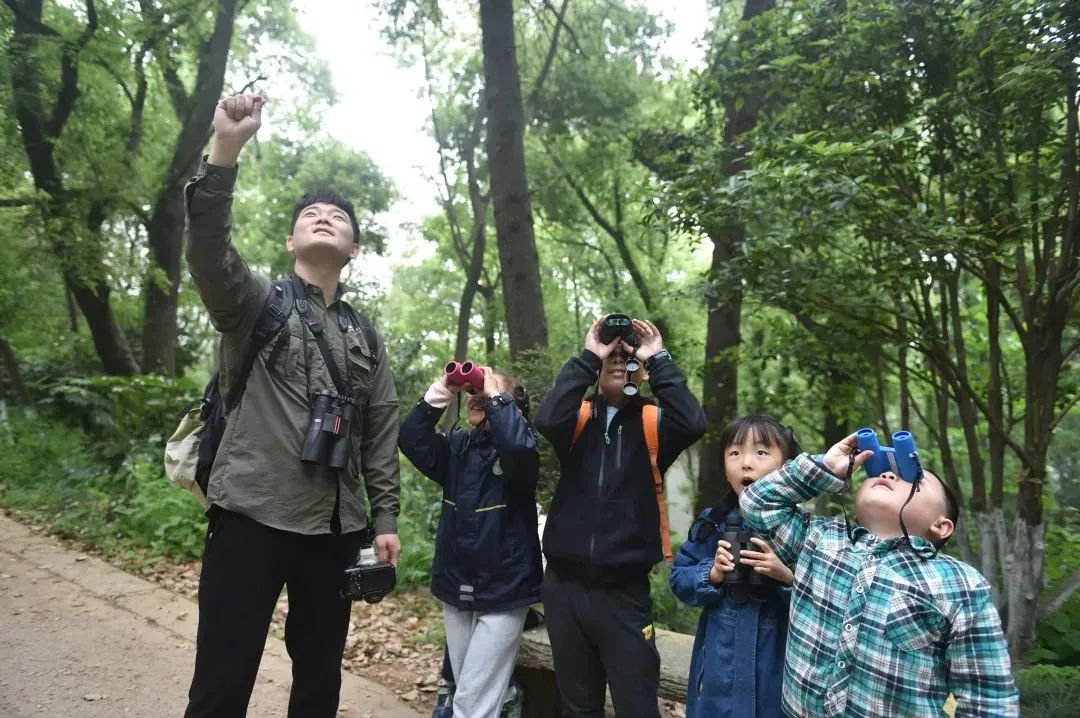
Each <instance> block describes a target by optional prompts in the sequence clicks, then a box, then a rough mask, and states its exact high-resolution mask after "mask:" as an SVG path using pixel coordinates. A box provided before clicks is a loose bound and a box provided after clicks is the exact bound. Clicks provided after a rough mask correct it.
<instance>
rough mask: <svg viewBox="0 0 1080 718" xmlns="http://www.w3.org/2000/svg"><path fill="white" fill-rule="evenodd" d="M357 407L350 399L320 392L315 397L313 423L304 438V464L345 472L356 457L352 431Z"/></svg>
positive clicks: (312, 413)
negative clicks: (353, 455)
mask: <svg viewBox="0 0 1080 718" xmlns="http://www.w3.org/2000/svg"><path fill="white" fill-rule="evenodd" d="M355 411H356V404H354V403H353V400H352V399H350V398H349V397H347V396H341V395H340V394H335V393H333V392H329V391H320V392H317V393H315V394H313V395H312V397H311V421H310V422H309V423H308V429H307V433H306V434H305V435H304V446H303V448H302V449H301V450H300V460H301V461H303V462H304V463H305V464H322V465H324V466H326V467H327V468H331V469H344V468H345V467H346V466H348V464H349V456H350V454H352V439H351V436H352V434H351V430H352V422H353V415H354V413H355Z"/></svg>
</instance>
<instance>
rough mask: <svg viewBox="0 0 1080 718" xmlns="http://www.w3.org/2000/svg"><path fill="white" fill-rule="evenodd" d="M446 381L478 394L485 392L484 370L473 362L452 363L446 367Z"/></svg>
mask: <svg viewBox="0 0 1080 718" xmlns="http://www.w3.org/2000/svg"><path fill="white" fill-rule="evenodd" d="M446 381H447V382H449V383H450V384H454V385H456V386H460V387H463V388H464V389H465V391H467V392H469V393H470V394H477V393H479V392H481V391H483V390H484V368H483V367H481V366H480V365H479V364H474V363H473V362H471V361H463V362H460V363H458V362H456V361H452V362H450V363H448V364H447V365H446Z"/></svg>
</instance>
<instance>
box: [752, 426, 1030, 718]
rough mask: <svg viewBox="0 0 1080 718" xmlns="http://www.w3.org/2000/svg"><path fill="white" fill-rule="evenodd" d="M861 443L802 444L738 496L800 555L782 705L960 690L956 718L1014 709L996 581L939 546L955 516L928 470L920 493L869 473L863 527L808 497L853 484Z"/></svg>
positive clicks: (863, 708)
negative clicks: (821, 512)
mask: <svg viewBox="0 0 1080 718" xmlns="http://www.w3.org/2000/svg"><path fill="white" fill-rule="evenodd" d="M857 447H858V444H857V442H856V437H855V434H852V435H851V436H849V437H847V438H846V439H844V440H843V441H841V442H839V443H838V444H836V445H835V446H833V447H832V448H831V449H829V451H828V453H827V454H825V455H824V456H819V457H815V458H811V457H810V456H809V455H808V454H802V455H801V456H799V457H798V458H796V459H795V460H794V461H791V462H789V463H788V464H786V465H785V466H783V467H781V468H780V469H778V470H777V471H775V472H773V473H772V474H770V475H769V476H767V477H765V478H763V479H761V480H759V481H756V482H755V483H754V484H752V485H751V486H749V487H748V488H747V489H746V490H745V491H743V493H742V497H741V499H740V506H741V509H742V513H743V517H744V521H745V523H746V524H747V525H748V527H750V528H751V529H753V530H756V531H759V532H761V533H762V534H764V535H765V537H766V538H767V539H768V540H769V542H770V543H771V544H772V546H773V549H774V550H775V551H776V553H777V555H778V556H779V558H780V560H781V561H783V562H784V563H785V564H787V565H788V566H795V585H794V589H793V594H792V601H791V623H790V628H789V633H788V646H787V659H786V662H785V669H784V710H785V712H786V713H787V714H788V715H791V716H800V718H809V717H817V716H830V717H832V716H866V717H870V716H940V715H943V706H944V704H945V701H946V699H947V698H948V696H949V694H950V693H951V694H953V696H954V697H955V698H956V701H957V707H956V718H962V717H965V716H994V717H995V718H998V717H999V716H1018V715H1019V714H1020V699H1019V694H1018V693H1017V691H1016V686H1015V684H1014V682H1013V677H1012V672H1011V670H1010V664H1009V655H1008V650H1007V647H1006V643H1005V638H1004V636H1003V634H1002V632H1001V621H1000V619H999V617H998V613H997V610H996V609H995V608H994V604H993V603H992V602H991V600H990V588H989V586H988V584H987V582H986V579H984V578H983V576H982V575H981V574H980V573H979V572H978V571H976V570H975V569H974V568H972V567H971V566H968V565H967V564H965V563H963V562H962V561H958V560H957V559H954V558H952V557H950V556H946V555H944V554H939V553H938V548H939V547H941V546H942V545H944V543H945V541H946V540H947V539H948V538H949V536H951V535H952V532H953V529H954V528H955V525H956V520H957V518H958V516H959V506H958V505H957V503H956V501H955V499H954V497H953V496H952V494H951V492H949V491H948V490H947V489H946V487H945V485H944V484H943V483H942V482H941V479H939V478H938V477H937V476H935V475H934V474H932V473H930V472H929V471H925V470H923V472H922V473H923V476H922V478H921V479H920V480H917V481H916V482H915V491H914V493H912V491H911V486H912V485H911V484H909V483H906V482H904V481H903V480H902V479H901V478H900V477H898V476H896V475H895V474H893V473H892V472H885V473H883V474H881V475H880V476H875V477H871V478H869V479H867V480H866V481H864V482H863V484H862V486H861V487H860V488H859V491H858V493H857V494H856V497H855V518H856V521H857V525H856V526H854V527H853V528H851V527H849V526H848V524H847V522H846V521H845V520H840V519H825V518H821V517H815V516H811V515H810V514H808V513H806V512H805V511H803V510H802V509H800V508H799V506H798V504H800V503H802V502H804V501H808V500H810V499H812V498H814V497H815V496H817V495H818V494H821V493H824V492H829V493H837V492H840V491H842V490H843V489H845V488H846V487H847V485H848V481H849V480H850V479H851V473H852V471H853V470H854V468H855V467H858V466H861V465H862V464H863V463H864V462H865V461H866V460H867V459H868V458H869V457H870V456H872V455H873V452H871V451H863V452H858V448H857ZM841 477H846V479H845V478H841ZM905 502H906V506H905ZM901 510H903V520H902V521H901Z"/></svg>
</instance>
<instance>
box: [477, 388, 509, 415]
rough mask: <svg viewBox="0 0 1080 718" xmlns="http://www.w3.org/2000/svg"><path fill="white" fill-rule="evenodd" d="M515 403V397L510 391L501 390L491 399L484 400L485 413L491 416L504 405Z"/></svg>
mask: <svg viewBox="0 0 1080 718" xmlns="http://www.w3.org/2000/svg"><path fill="white" fill-rule="evenodd" d="M513 403H514V397H512V396H510V394H509V392H505V391H500V392H499V393H498V394H496V395H495V396H493V397H491V399H490V400H489V401H486V402H484V413H486V414H487V415H488V416H491V415H492V414H494V413H495V412H497V411H499V409H502V408H503V407H504V406H510V405H511V404H513Z"/></svg>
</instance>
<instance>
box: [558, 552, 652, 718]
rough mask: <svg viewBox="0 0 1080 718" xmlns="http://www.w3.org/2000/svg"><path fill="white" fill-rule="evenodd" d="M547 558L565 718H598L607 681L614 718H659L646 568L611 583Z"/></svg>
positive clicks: (600, 715)
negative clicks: (570, 570) (562, 567)
mask: <svg viewBox="0 0 1080 718" xmlns="http://www.w3.org/2000/svg"><path fill="white" fill-rule="evenodd" d="M552 564H553V562H550V561H549V563H548V568H547V572H546V573H545V574H544V617H545V619H546V622H547V629H548V638H549V639H550V640H551V654H552V658H554V660H555V682H556V683H557V684H558V686H559V694H560V696H561V699H562V716H563V718H603V716H604V697H605V691H604V688H605V686H606V685H610V687H611V699H612V701H613V702H614V704H615V714H616V715H617V716H619V718H660V711H659V709H658V708H657V700H656V699H657V692H658V691H659V688H660V654H659V653H657V651H656V638H655V636H654V635H653V625H652V621H653V615H652V601H651V599H650V598H649V577H648V574H647V573H640V574H637V575H635V576H634V577H632V578H628V579H624V580H621V581H619V582H617V583H612V584H610V585H609V584H608V583H606V582H605V583H595V582H592V581H588V580H582V579H581V578H580V577H577V576H573V575H570V574H568V573H566V572H565V571H560V570H559V569H558V568H557V567H555V566H553V565H552Z"/></svg>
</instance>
